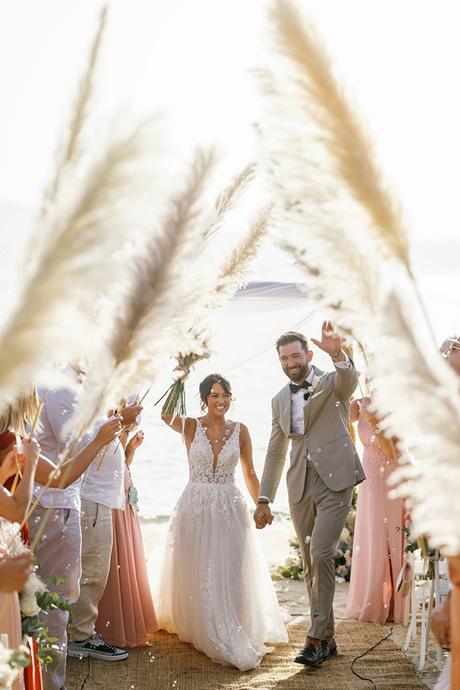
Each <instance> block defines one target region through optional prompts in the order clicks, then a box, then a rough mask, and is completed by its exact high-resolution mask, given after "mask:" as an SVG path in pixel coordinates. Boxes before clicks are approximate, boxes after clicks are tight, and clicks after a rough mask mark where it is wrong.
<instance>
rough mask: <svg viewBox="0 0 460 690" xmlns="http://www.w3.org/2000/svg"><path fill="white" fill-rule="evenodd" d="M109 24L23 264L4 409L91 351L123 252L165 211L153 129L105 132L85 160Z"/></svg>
mask: <svg viewBox="0 0 460 690" xmlns="http://www.w3.org/2000/svg"><path fill="white" fill-rule="evenodd" d="M105 22H106V11H105V10H103V11H102V13H101V17H100V22H99V26H98V29H97V31H96V34H95V38H94V41H93V44H92V48H91V51H90V57H89V61H88V66H87V69H86V72H85V74H84V77H83V79H82V83H81V87H80V89H79V94H78V98H77V100H76V103H75V107H74V111H73V113H72V116H71V121H70V126H69V131H68V135H67V137H66V140H65V142H64V144H63V146H62V150H61V153H60V155H59V156H58V160H57V164H56V173H55V175H54V178H53V181H52V183H51V185H50V186H49V188H48V190H47V191H46V192H45V200H44V202H43V207H42V212H41V214H40V216H39V218H38V221H37V224H36V227H35V230H34V232H33V234H32V236H31V240H30V242H29V248H28V251H27V253H26V257H25V260H24V261H23V264H24V267H23V271H22V275H21V283H20V284H19V285H18V299H17V301H16V303H15V304H14V305H13V307H12V310H11V313H10V314H9V315H8V316H7V318H6V320H5V323H4V324H3V327H2V328H1V332H0V348H1V351H2V361H1V366H0V401H1V402H2V403H7V402H8V401H11V400H14V399H15V398H16V397H17V395H18V394H21V393H22V392H24V391H25V390H27V389H28V388H29V387H30V384H31V382H37V380H39V381H40V382H42V383H45V384H46V383H47V382H48V381H50V377H51V376H52V372H51V371H50V370H49V371H46V370H45V369H44V365H45V364H47V363H50V362H53V361H79V360H80V358H81V357H84V356H85V354H86V353H87V352H88V351H90V350H91V349H92V347H93V344H92V339H91V337H89V334H90V333H91V332H92V330H93V328H94V320H95V318H94V317H95V314H96V313H97V309H98V294H99V293H102V292H103V291H104V290H105V289H106V288H107V286H108V285H110V284H111V283H112V282H113V280H114V276H116V275H117V273H118V272H119V270H120V264H119V257H118V255H117V251H118V250H119V249H120V248H121V247H123V246H124V245H125V243H126V239H127V234H129V233H136V232H138V231H139V230H140V229H141V228H142V227H143V226H144V225H145V220H144V217H145V214H146V212H147V210H150V213H151V214H152V215H153V213H154V210H153V209H155V211H157V209H156V205H157V204H158V196H159V193H160V191H159V190H160V188H161V185H160V184H158V180H155V184H154V183H153V182H154V180H153V179H152V177H153V175H152V174H151V168H152V160H155V159H156V155H155V154H156V152H157V151H158V150H162V148H163V147H162V146H160V136H159V133H158V129H159V128H158V126H157V124H156V123H155V122H154V121H153V120H149V121H146V122H143V123H141V124H140V125H139V126H137V127H135V128H134V130H133V131H130V132H129V133H127V134H124V135H116V134H115V133H114V132H113V131H112V132H111V131H107V132H106V139H105V141H103V143H101V144H100V145H99V146H98V148H97V151H96V152H95V153H94V155H92V156H90V155H89V151H88V150H87V148H88V147H87V146H86V140H85V138H84V129H85V127H84V125H85V122H86V121H87V118H88V114H89V111H90V105H91V102H92V94H93V91H94V78H95V71H96V68H97V61H98V57H99V54H100V45H101V40H102V35H103V32H104V27H105ZM91 153H92V152H91ZM83 154H84V155H83Z"/></svg>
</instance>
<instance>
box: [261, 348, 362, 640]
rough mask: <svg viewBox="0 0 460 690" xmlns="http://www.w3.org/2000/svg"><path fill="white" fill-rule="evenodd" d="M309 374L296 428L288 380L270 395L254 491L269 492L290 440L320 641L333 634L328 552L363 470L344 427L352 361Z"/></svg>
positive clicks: (294, 496) (291, 489)
mask: <svg viewBox="0 0 460 690" xmlns="http://www.w3.org/2000/svg"><path fill="white" fill-rule="evenodd" d="M308 380H309V382H310V381H311V387H310V390H311V389H314V390H313V391H312V392H311V393H310V395H309V397H308V399H307V400H306V401H305V403H304V408H303V415H304V419H303V427H304V428H303V433H293V416H292V409H291V408H292V397H293V393H292V392H291V389H290V387H289V384H288V385H286V386H285V387H284V388H282V390H281V391H280V392H279V393H278V394H277V395H276V396H275V397H274V398H273V400H272V416H273V420H272V432H271V437H270V441H269V444H268V450H267V455H266V459H265V466H264V472H263V476H262V481H261V487H260V495H261V497H262V496H263V497H266V498H268V499H269V500H270V501H273V500H274V499H275V494H276V491H277V488H278V485H279V482H280V479H281V474H282V471H283V467H284V463H285V460H286V454H287V450H288V446H289V442H290V441H292V447H291V455H290V467H289V469H288V472H287V487H288V495H289V506H290V511H291V517H292V521H293V524H294V528H295V531H296V533H297V537H298V540H299V544H300V550H301V553H302V557H303V562H304V576H305V583H306V585H307V591H308V595H309V598H310V603H311V619H312V624H311V628H310V630H309V633H308V634H309V636H310V637H313V638H316V639H321V640H322V639H326V638H329V637H332V636H333V635H334V615H333V600H334V591H335V567H334V552H335V549H336V546H337V542H338V540H339V537H340V533H341V531H342V529H343V527H344V524H345V520H346V517H347V515H348V512H349V509H350V504H351V497H352V489H353V486H354V485H355V484H357V483H359V482H361V481H363V480H364V479H365V478H366V477H365V474H364V471H363V468H362V467H361V463H360V461H359V457H358V455H357V453H356V450H355V447H354V445H353V441H352V439H351V437H350V433H349V408H350V398H351V396H352V394H353V391H354V390H355V388H356V385H357V383H358V374H357V372H356V369H355V368H354V365H353V362H351V360H347V363H346V364H343V363H340V364H338V365H336V370H335V371H334V372H322V371H320V370H319V369H317V368H316V367H312V371H311V373H310V376H309V378H308ZM304 393H305V391H303V392H301V393H300V394H301V396H302V399H303V394H304ZM297 395H298V394H297Z"/></svg>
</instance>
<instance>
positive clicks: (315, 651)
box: [294, 638, 323, 668]
mask: <svg viewBox="0 0 460 690" xmlns="http://www.w3.org/2000/svg"><path fill="white" fill-rule="evenodd" d="M315 642H317V643H318V644H315ZM322 660H323V657H322V652H321V643H320V642H319V640H314V641H313V640H311V639H310V638H308V639H307V644H306V645H305V647H304V648H303V649H302V651H300V652H299V653H298V654H297V656H296V658H295V659H294V661H295V662H296V664H303V665H304V666H312V667H313V668H318V667H319V666H321V662H322Z"/></svg>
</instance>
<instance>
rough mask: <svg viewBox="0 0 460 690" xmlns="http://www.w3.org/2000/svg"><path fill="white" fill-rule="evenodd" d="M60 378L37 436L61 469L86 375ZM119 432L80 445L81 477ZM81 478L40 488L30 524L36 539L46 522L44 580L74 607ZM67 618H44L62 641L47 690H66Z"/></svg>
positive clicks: (111, 429)
mask: <svg viewBox="0 0 460 690" xmlns="http://www.w3.org/2000/svg"><path fill="white" fill-rule="evenodd" d="M61 374H62V375H63V376H64V377H66V378H67V380H68V384H67V385H63V386H62V387H60V388H55V389H48V390H45V391H43V392H41V399H42V401H43V408H42V412H41V415H40V428H39V430H38V431H37V439H38V440H39V442H40V445H41V447H42V451H43V453H44V454H45V455H46V457H48V458H49V459H50V460H51V461H52V462H53V463H57V461H58V459H59V456H60V455H61V453H62V452H63V451H64V449H65V448H66V446H67V444H68V442H69V440H70V438H69V431H68V421H69V419H70V418H71V416H72V414H73V411H74V405H75V401H76V389H77V388H78V386H79V384H80V382H81V378H80V377H81V374H82V371H81V369H80V368H79V366H78V365H74V366H67V367H65V368H64V369H63V370H62V372H61ZM128 417H129V415H128ZM122 421H124V419H123V420H122ZM130 421H131V420H130V419H128V422H130ZM120 430H121V422H120V420H118V419H115V420H111V421H109V422H107V423H106V424H104V425H102V426H101V427H100V428H99V429H98V431H97V434H96V436H95V437H94V438H91V439H90V440H88V438H85V439H84V440H83V441H80V445H83V443H86V445H85V446H84V448H83V449H82V450H81V451H80V453H79V454H78V455H77V458H78V457H80V458H81V456H83V457H84V461H85V467H84V468H83V469H81V467H80V465H79V468H78V469H81V472H80V474H81V473H82V472H83V471H84V470H85V469H86V468H87V467H88V465H89V464H90V463H91V462H92V460H94V458H95V457H96V456H97V454H98V452H99V451H100V450H101V449H102V448H103V447H104V446H105V445H107V444H108V443H110V441H112V440H113V438H114V436H115V434H116V433H117V432H118V431H120ZM75 445H77V443H76V442H75ZM74 464H75V463H73V462H69V461H68V464H67V467H66V469H65V470H64V471H63V473H62V478H61V479H60V480H59V481H60V482H61V485H62V486H66V484H65V483H64V482H68V481H69V479H68V477H69V474H70V473H71V471H72V468H73V466H74ZM80 474H78V475H77V476H75V475H74V476H73V477H72V479H73V481H72V483H70V484H69V485H67V486H66V488H48V489H46V490H45V491H43V486H41V485H40V484H36V485H35V490H34V493H35V495H36V496H38V495H39V496H40V498H39V504H38V506H37V507H36V509H35V512H34V517H33V518H32V521H31V524H30V530H31V535H32V538H34V537H35V536H36V534H37V532H38V530H39V529H41V524H42V521H45V520H46V529H45V532H44V534H42V536H41V538H40V540H39V541H38V543H37V545H36V550H35V556H36V558H37V562H38V566H39V572H40V576H41V578H42V579H43V580H44V581H45V582H47V583H49V589H50V591H52V592H56V593H57V594H60V595H61V596H63V597H65V598H66V599H67V600H68V601H69V602H71V603H73V602H75V601H77V600H78V596H79V587H80V577H81V565H80V555H81V527H80V479H79V477H80ZM58 486H59V483H58ZM68 617H69V614H68V612H67V611H61V610H60V609H56V610H49V611H46V612H45V613H44V614H43V619H44V622H45V624H46V625H47V627H48V630H49V634H50V635H52V636H53V637H56V638H57V640H58V642H57V644H58V646H59V648H60V654H59V655H57V654H56V655H53V660H52V662H51V663H50V664H48V665H47V667H46V669H45V672H44V674H43V675H44V687H45V690H61V689H62V688H63V687H64V680H65V670H66V655H67V632H66V629H67V622H68ZM102 644H103V643H102ZM83 655H85V654H84V653H82V654H81V656H83Z"/></svg>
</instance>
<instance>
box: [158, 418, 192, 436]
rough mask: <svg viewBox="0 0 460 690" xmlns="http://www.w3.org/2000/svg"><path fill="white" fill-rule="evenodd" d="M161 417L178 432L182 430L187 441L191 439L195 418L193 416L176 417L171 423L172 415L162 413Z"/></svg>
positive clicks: (180, 432)
mask: <svg viewBox="0 0 460 690" xmlns="http://www.w3.org/2000/svg"><path fill="white" fill-rule="evenodd" d="M161 419H162V420H163V421H164V423H165V424H167V425H168V426H169V428H170V429H172V430H173V431H177V433H178V434H182V432H183V433H184V436H185V438H186V439H187V441H189V442H190V441H191V440H192V439H193V436H194V435H195V428H196V419H194V418H193V417H176V418H175V419H174V421H173V422H172V423H171V420H172V416H171V415H169V414H162V415H161Z"/></svg>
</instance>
